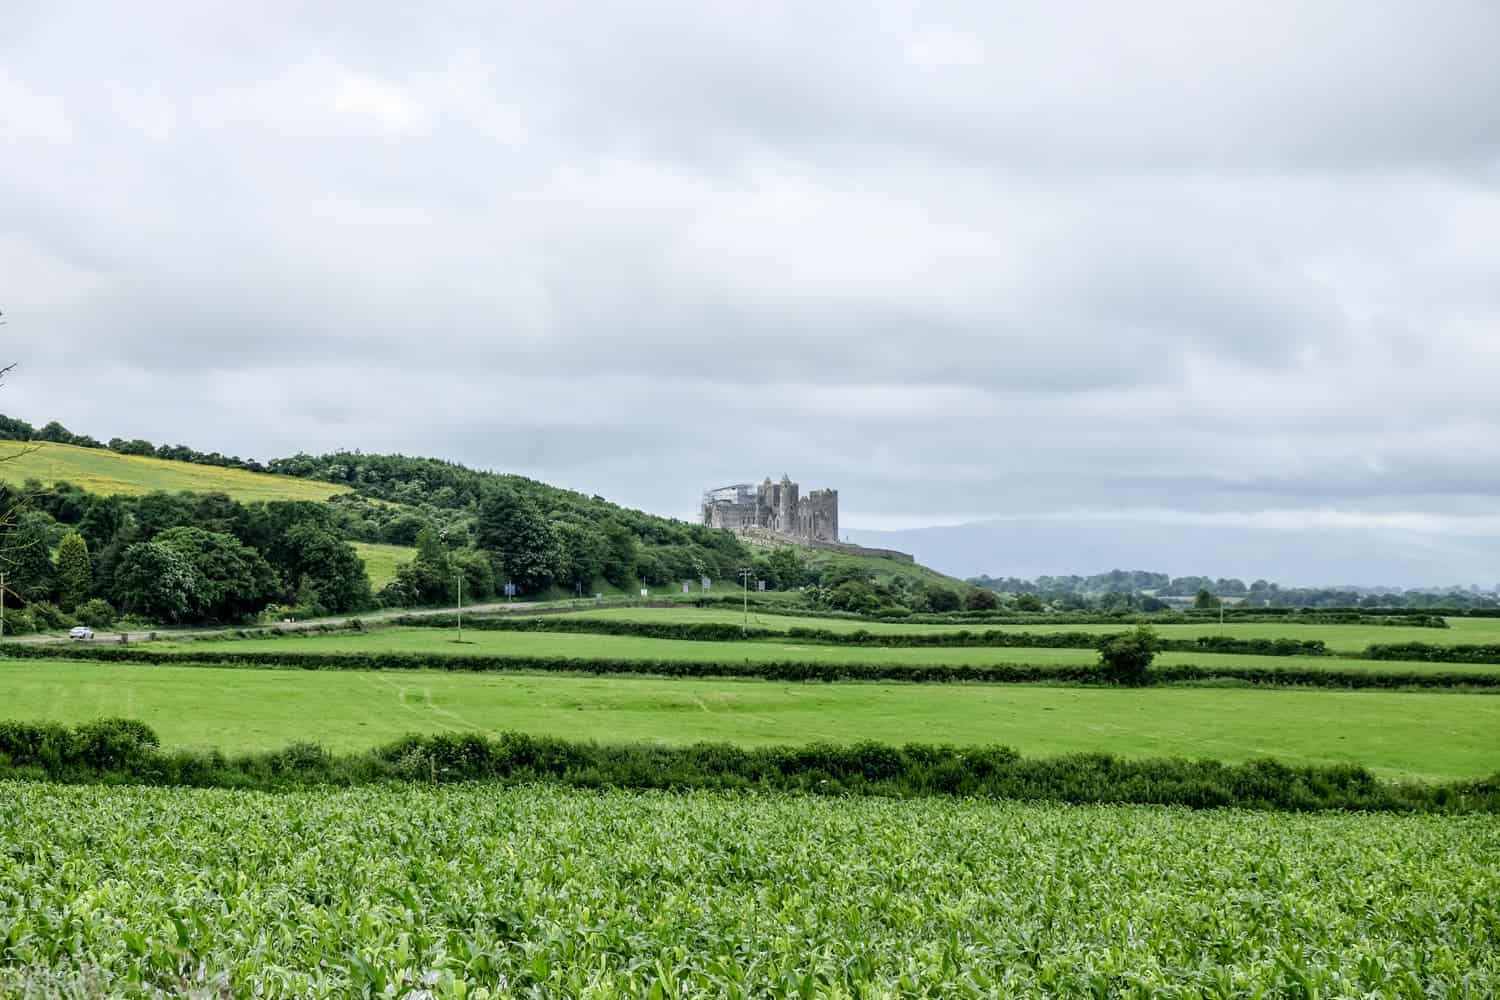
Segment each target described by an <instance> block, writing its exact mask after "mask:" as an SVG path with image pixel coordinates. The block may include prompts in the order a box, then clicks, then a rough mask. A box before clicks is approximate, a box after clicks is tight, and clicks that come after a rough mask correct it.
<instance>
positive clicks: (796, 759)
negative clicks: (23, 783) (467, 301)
mask: <svg viewBox="0 0 1500 1000" xmlns="http://www.w3.org/2000/svg"><path fill="white" fill-rule="evenodd" d="M6 777H10V778H32V779H45V780H52V781H59V782H99V781H103V782H112V783H124V782H129V783H134V784H145V785H168V786H192V787H230V788H250V789H264V790H278V789H287V788H297V787H306V786H308V785H340V786H348V785H359V784H373V783H378V782H433V783H439V782H442V783H447V782H459V781H479V782H496V783H530V782H551V783H558V784H564V785H572V786H577V787H587V788H627V789H663V790H669V791H679V790H689V789H738V790H744V791H777V792H803V793H815V794H823V795H830V794H832V795H890V796H899V797H915V796H936V795H949V796H982V797H985V798H997V799H1021V800H1045V801H1057V802H1071V803H1141V804H1152V805H1176V806H1188V807H1192V808H1197V809H1205V808H1224V807H1236V808H1247V809H1262V810H1281V811H1311V810H1359V811H1382V812H1434V813H1465V812H1468V813H1473V812H1483V813H1495V812H1500V773H1497V774H1495V775H1492V776H1490V777H1489V778H1484V779H1479V780H1475V781H1463V782H1452V783H1446V784H1416V783H1398V782H1388V781H1383V780H1381V779H1378V778H1376V777H1375V776H1374V775H1372V774H1371V773H1370V772H1369V771H1367V770H1365V769H1364V768H1361V767H1356V766H1352V765H1337V766H1305V765H1304V766H1291V765H1287V764H1283V763H1280V762H1278V761H1275V760H1269V759H1267V760H1256V761H1250V762H1248V763H1244V764H1224V763H1220V762H1218V761H1210V760H1186V759H1182V758H1157V759H1122V758H1118V757H1114V756H1112V755H1109V754H1071V755H1067V756H1059V757H1035V758H1027V757H1022V756H1021V755H1020V754H1019V753H1017V752H1016V751H1015V750H1012V749H1011V748H1009V747H1004V746H977V747H953V746H942V745H932V744H918V743H908V744H906V745H904V746H894V745H889V744H882V743H874V742H867V743H855V744H830V743H814V744H807V745H803V746H771V747H749V748H747V747H740V746H736V745H734V744H727V743H697V744H692V745H688V746H664V745H661V744H656V743H620V744H603V743H595V742H591V741H572V740H563V739H557V738H552V737H540V736H530V735H527V734H525V733H515V732H506V733H501V734H499V735H498V736H495V737H489V736H484V735H480V734H477V733H476V734H467V735H455V734H444V735H437V736H408V737H405V738H403V739H400V740H397V741H396V742H393V743H389V744H386V745H384V746H381V747H377V748H375V749H372V750H368V751H365V752H362V753H353V754H342V755H335V754H332V753H330V752H329V751H327V750H325V749H323V748H322V747H320V746H318V745H316V744H311V743H295V744H292V745H290V746H288V747H286V748H284V749H282V750H279V751H274V752H269V753H259V754H242V755H237V756H233V757H230V756H226V755H224V754H223V753H220V752H218V751H194V750H176V751H164V750H162V749H161V747H160V741H159V740H158V738H157V736H156V733H155V732H153V731H152V730H151V729H150V727H148V726H146V725H145V724H144V723H141V722H138V721H135V720H131V719H101V720H97V721H95V722H91V723H85V724H83V725H80V726H77V727H74V728H71V729H70V728H68V727H66V726H62V725H58V724H55V723H26V722H0V778H6Z"/></svg>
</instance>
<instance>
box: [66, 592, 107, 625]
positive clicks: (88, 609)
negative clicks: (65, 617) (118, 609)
mask: <svg viewBox="0 0 1500 1000" xmlns="http://www.w3.org/2000/svg"><path fill="white" fill-rule="evenodd" d="M73 617H74V618H76V619H78V621H80V622H81V623H83V624H84V625H87V626H88V627H89V628H109V627H110V626H111V625H113V624H114V623H115V609H114V608H113V607H111V606H110V603H109V602H108V601H106V600H104V599H103V598H99V597H95V598H92V599H90V600H87V601H84V602H83V603H82V604H80V605H78V607H76V608H74V609H73Z"/></svg>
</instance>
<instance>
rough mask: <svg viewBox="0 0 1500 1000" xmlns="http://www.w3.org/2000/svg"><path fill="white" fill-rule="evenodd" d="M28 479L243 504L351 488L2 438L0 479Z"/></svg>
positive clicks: (105, 492) (319, 496) (106, 491)
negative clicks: (219, 496) (186, 493)
mask: <svg viewBox="0 0 1500 1000" xmlns="http://www.w3.org/2000/svg"><path fill="white" fill-rule="evenodd" d="M28 479H37V480H40V481H41V482H42V483H43V484H45V485H49V486H50V485H52V484H53V483H58V482H69V483H72V484H73V485H75V486H77V487H79V488H80V489H82V490H84V491H85V492H88V493H95V494H98V495H100V496H110V495H112V494H122V495H125V496H139V495H141V494H145V493H153V492H156V491H158V490H161V491H165V492H167V493H176V492H179V491H181V490H190V491H192V492H194V493H227V494H228V495H229V496H231V497H233V498H234V499H236V500H239V501H241V502H242V503H250V502H253V501H256V500H311V501H319V500H327V499H328V498H329V497H331V496H334V495H336V494H339V493H347V492H349V489H348V487H346V486H335V485H333V484H332V483H323V482H317V481H314V480H310V479H299V478H296V477H293V476H279V475H270V474H269V473H264V472H250V471H248V470H245V469H230V468H221V467H219V466H213V465H195V464H192V463H189V462H174V461H169V460H167V459H162V458H147V457H145V456H142V455H121V454H118V453H116V452H113V451H108V450H106V449H104V448H80V447H77V446H76V445H71V444H55V443H53V442H48V441H34V442H30V443H25V444H23V443H22V442H19V441H0V482H7V483H14V484H17V485H19V484H20V483H22V482H25V481H26V480H28Z"/></svg>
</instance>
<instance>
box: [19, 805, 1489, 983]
mask: <svg viewBox="0 0 1500 1000" xmlns="http://www.w3.org/2000/svg"><path fill="white" fill-rule="evenodd" d="M0 842H5V843H8V844H11V845H14V846H13V848H12V849H11V850H10V851H8V852H0V876H3V880H4V882H5V883H7V884H10V885H15V886H20V887H24V890H23V891H16V892H9V893H0V927H5V928H9V929H10V937H11V940H12V941H13V942H14V943H12V944H10V945H9V947H8V950H7V951H6V952H5V953H4V954H5V961H4V962H3V963H0V993H4V994H5V995H8V996H13V995H36V996H68V997H73V996H80V997H81V996H104V995H108V996H119V995H138V993H139V992H140V990H139V987H140V985H141V984H142V983H144V984H147V985H149V986H152V987H155V988H157V989H160V990H162V991H163V993H164V994H165V995H172V996H177V995H191V996H221V995H222V996H242V995H245V996H248V995H252V993H254V995H264V996H285V997H293V996H296V997H313V996H319V997H323V996H327V997H332V996H363V995H396V994H398V993H399V994H401V995H422V996H433V997H439V998H459V997H465V998H477V997H498V996H576V997H605V996H620V997H695V998H696V997H715V998H719V997H728V998H743V997H748V996H828V997H888V996H890V997H893V996H904V997H905V996H909V997H994V996H1017V997H1019V996H1059V997H1061V996H1067V997H1088V996H1110V997H1114V996H1119V997H1125V996H1152V997H1161V998H1169V1000H1188V998H1194V1000H1196V998H1202V997H1226V998H1227V997H1251V996H1261V997H1311V996H1318V997H1355V996H1360V997H1364V996H1370V997H1374V996H1391V997H1397V996H1401V997H1404V996H1451V997H1476V998H1477V997H1486V996H1493V995H1495V993H1496V992H1497V991H1500V930H1497V929H1500V911H1497V900H1500V867H1497V862H1496V859H1497V858H1500V826H1497V825H1496V824H1495V823H1494V822H1493V821H1492V817H1488V816H1474V817H1461V818H1454V817H1433V816H1419V817H1403V816H1389V815H1349V814H1344V815H1283V816H1275V817H1268V816H1265V815H1262V814H1254V813H1243V812H1237V811H1220V812H1212V813H1192V812H1186V811H1183V810H1177V809H1166V808H1140V807H1077V806H1071V807H1070V806H1048V805H1019V804H1010V803H994V802H983V801H975V800H969V801H934V800H919V801H897V800H881V799H853V800H845V799H840V800H826V799H819V798H814V797H807V796H785V795H761V796H753V797H746V796H740V795H714V794H702V793H694V794H668V795H639V794H627V793H618V792H613V793H598V792H580V791H565V790H562V789H557V788H548V787H531V788H519V789H508V790H506V789H499V788H494V787H447V788H436V789H430V788H422V787H403V788H380V787H373V788H362V789H356V790H350V791H334V790H323V791H316V792H297V793H285V794H259V793H244V792H222V791H196V790H187V789H148V788H129V787H127V788H107V787H59V786H47V785H33V784H16V783H11V784H0ZM64 929H66V930H64ZM0 940H3V939H0ZM64 943H66V947H62V945H63V944H64ZM387 989H389V991H390V993H389V994H387V993H386V992H385V991H386V990H387ZM419 989H420V990H430V992H427V993H416V992H413V991H415V990H419Z"/></svg>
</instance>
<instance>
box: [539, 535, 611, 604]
mask: <svg viewBox="0 0 1500 1000" xmlns="http://www.w3.org/2000/svg"><path fill="white" fill-rule="evenodd" d="M552 530H553V533H554V535H555V536H556V537H557V540H558V545H559V547H560V549H561V552H562V559H561V573H560V574H559V579H560V581H561V582H562V583H564V584H566V585H567V586H568V587H570V588H572V589H575V590H580V591H583V592H588V591H590V589H591V588H592V587H593V585H594V579H595V578H596V577H598V576H599V575H600V571H601V568H602V564H603V562H604V550H605V544H606V543H605V539H604V536H603V535H602V534H600V533H599V532H597V531H594V530H593V529H591V528H586V527H584V526H582V525H579V524H574V523H572V522H571V521H558V522H557V523H556V524H554V525H553V526H552Z"/></svg>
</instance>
